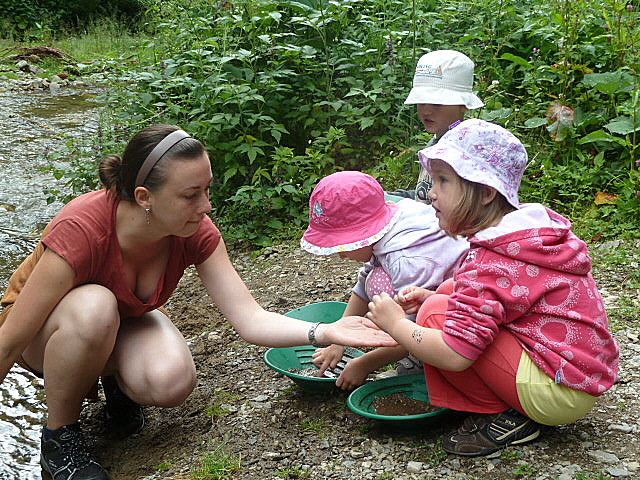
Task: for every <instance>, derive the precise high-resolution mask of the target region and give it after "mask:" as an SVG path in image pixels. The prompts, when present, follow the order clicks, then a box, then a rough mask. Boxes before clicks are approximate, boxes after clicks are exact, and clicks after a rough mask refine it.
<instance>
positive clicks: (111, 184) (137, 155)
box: [98, 123, 205, 201]
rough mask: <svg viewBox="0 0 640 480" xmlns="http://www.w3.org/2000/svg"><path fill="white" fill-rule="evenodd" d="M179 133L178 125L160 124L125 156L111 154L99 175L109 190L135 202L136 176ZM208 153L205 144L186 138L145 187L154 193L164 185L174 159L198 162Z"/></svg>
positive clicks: (142, 133)
mask: <svg viewBox="0 0 640 480" xmlns="http://www.w3.org/2000/svg"><path fill="white" fill-rule="evenodd" d="M176 130H179V127H177V126H175V125H166V124H162V123H158V124H155V125H150V126H148V127H146V128H144V129H143V130H141V131H140V132H138V133H137V134H136V135H135V136H134V137H133V138H132V139H131V140H129V143H128V144H127V146H126V147H125V150H124V153H123V154H122V157H120V155H114V154H110V155H107V156H106V157H104V158H103V159H102V160H101V161H100V165H99V166H98V174H99V175H100V181H101V182H102V184H103V185H104V186H105V188H106V189H107V190H109V192H110V193H111V194H113V195H115V196H116V197H117V198H119V199H121V200H130V201H133V200H134V191H135V189H136V176H137V175H138V170H140V167H141V166H142V164H143V162H144V160H145V158H147V156H148V155H149V153H150V152H151V150H153V148H154V147H155V146H156V145H157V144H158V143H160V141H161V140H162V139H163V138H165V137H166V136H167V135H169V134H170V133H172V132H175V131H176ZM204 154H205V149H204V146H203V145H202V143H200V142H199V141H198V140H196V139H195V138H191V137H189V138H185V139H184V140H182V141H180V142H179V143H177V144H176V145H174V146H173V147H171V148H170V149H169V150H168V151H167V152H166V153H165V154H164V155H163V156H162V158H161V159H160V161H158V163H157V164H156V165H155V167H154V168H153V169H152V170H151V172H150V173H149V175H148V176H147V178H146V180H145V181H144V186H145V187H146V188H148V189H149V190H151V191H153V190H156V189H157V188H159V187H160V186H162V184H163V183H164V182H165V180H166V178H167V174H168V168H167V165H168V164H169V161H170V160H174V159H178V158H180V159H185V160H189V159H194V158H198V157H200V156H202V155H204Z"/></svg>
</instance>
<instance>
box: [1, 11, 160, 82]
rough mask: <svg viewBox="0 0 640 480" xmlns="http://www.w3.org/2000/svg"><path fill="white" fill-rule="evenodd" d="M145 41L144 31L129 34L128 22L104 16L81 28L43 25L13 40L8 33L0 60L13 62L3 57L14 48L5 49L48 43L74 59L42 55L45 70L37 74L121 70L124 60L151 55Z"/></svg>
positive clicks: (133, 59) (41, 65)
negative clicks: (55, 29)
mask: <svg viewBox="0 0 640 480" xmlns="http://www.w3.org/2000/svg"><path fill="white" fill-rule="evenodd" d="M148 42H149V40H148V39H147V38H146V37H145V36H144V34H142V33H140V32H138V33H136V34H135V35H134V34H132V33H131V32H130V28H129V26H128V25H127V24H125V23H123V22H121V21H119V20H118V19H116V18H109V17H105V18H101V19H100V20H98V21H95V22H93V23H92V24H90V25H88V26H87V27H86V28H85V29H84V30H83V31H81V32H74V33H70V32H53V31H51V30H45V29H43V30H42V31H40V32H39V34H35V35H32V36H31V38H30V39H29V40H28V41H24V42H15V41H13V40H12V39H11V38H10V37H9V38H3V39H0V63H3V64H4V65H5V66H13V63H15V62H13V61H7V60H6V57H7V56H11V55H13V54H14V53H15V52H14V51H7V52H2V51H3V50H4V49H8V48H11V47H25V48H29V47H36V46H47V47H51V48H55V49H58V50H61V51H62V52H64V53H65V54H67V55H69V56H70V57H71V58H72V59H73V60H71V61H65V60H61V59H59V58H56V57H45V58H43V59H42V61H41V62H39V63H38V66H40V67H41V68H43V69H44V70H45V73H43V74H42V75H40V76H44V77H48V76H50V75H53V74H56V73H60V72H61V71H65V70H70V71H71V72H73V73H75V74H78V73H81V74H86V73H93V72H95V71H120V70H123V69H124V68H125V67H128V65H127V64H130V63H136V62H140V61H144V60H145V59H146V58H147V57H151V56H152V55H153V49H150V48H145V46H146V45H147V44H148ZM131 52H135V53H134V54H131ZM2 55H4V57H3V56H2ZM8 73H10V72H3V76H4V77H5V78H10V77H9V75H8ZM16 77H17V76H16Z"/></svg>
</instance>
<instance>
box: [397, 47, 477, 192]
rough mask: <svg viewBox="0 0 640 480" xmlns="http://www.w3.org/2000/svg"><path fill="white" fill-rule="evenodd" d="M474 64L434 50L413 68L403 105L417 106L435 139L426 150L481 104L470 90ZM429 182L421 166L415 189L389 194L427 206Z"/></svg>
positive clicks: (451, 52) (457, 55)
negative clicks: (407, 94) (414, 69)
mask: <svg viewBox="0 0 640 480" xmlns="http://www.w3.org/2000/svg"><path fill="white" fill-rule="evenodd" d="M473 69H474V64H473V61H471V59H470V58H469V57H467V56H466V55H465V54H464V53H460V52H457V51H455V50H436V51H433V52H429V53H427V54H426V55H423V56H422V57H421V58H420V60H419V61H418V64H417V65H416V71H415V75H414V77H413V88H412V89H411V91H410V92H409V96H408V97H407V99H406V100H405V102H404V103H405V104H416V105H417V109H418V117H419V118H420V121H421V122H422V124H423V125H424V128H425V129H426V130H427V132H429V133H433V134H434V136H433V138H432V139H431V141H430V142H429V143H428V144H427V147H430V146H432V145H435V144H436V143H437V142H438V140H439V139H440V137H442V135H444V134H445V133H446V132H447V130H449V129H450V128H452V127H453V126H455V125H457V124H458V123H460V122H461V121H462V120H464V115H465V113H466V111H467V110H473V109H476V108H480V107H482V106H483V105H484V103H482V100H480V99H479V98H478V97H477V96H476V95H475V94H474V93H473V91H472V88H473ZM430 188H431V180H430V178H429V174H428V173H427V171H426V170H425V169H424V167H422V165H421V166H420V173H419V174H418V183H417V185H416V189H415V190H397V191H395V192H391V194H392V195H397V196H400V197H406V198H413V199H414V200H418V201H419V202H423V203H429V197H428V196H427V193H428V192H429V189H430Z"/></svg>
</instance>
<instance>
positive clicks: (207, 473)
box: [191, 443, 242, 480]
mask: <svg viewBox="0 0 640 480" xmlns="http://www.w3.org/2000/svg"><path fill="white" fill-rule="evenodd" d="M223 446H224V443H222V444H220V445H219V446H218V447H216V449H215V450H214V451H213V452H211V453H208V454H205V455H204V456H203V457H202V459H201V461H200V465H199V466H198V467H197V468H195V469H194V470H192V471H191V479H192V480H225V479H229V478H233V475H234V473H236V472H239V471H240V470H242V463H241V461H240V456H239V455H236V454H233V453H228V452H226V451H224V450H223V449H222V447H223Z"/></svg>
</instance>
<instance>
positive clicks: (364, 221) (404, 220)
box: [300, 171, 468, 390]
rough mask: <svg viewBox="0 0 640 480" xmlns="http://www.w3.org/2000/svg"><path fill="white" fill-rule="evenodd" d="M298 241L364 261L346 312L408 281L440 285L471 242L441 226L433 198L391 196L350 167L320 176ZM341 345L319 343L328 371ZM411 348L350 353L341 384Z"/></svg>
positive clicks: (347, 385) (317, 360)
mask: <svg viewBox="0 0 640 480" xmlns="http://www.w3.org/2000/svg"><path fill="white" fill-rule="evenodd" d="M300 245H301V246H302V248H303V249H304V250H306V251H308V252H311V253H314V254H316V255H334V254H337V255H340V257H342V258H348V259H351V260H355V261H358V262H363V263H364V266H363V267H362V268H361V269H360V272H359V274H358V282H357V284H356V285H355V287H354V288H353V292H352V294H351V297H350V299H349V303H348V304H347V307H346V310H345V312H344V316H350V315H359V316H364V315H365V314H366V313H367V311H368V307H367V305H368V303H369V301H370V300H371V298H373V296H374V295H378V294H380V293H382V292H386V293H387V294H388V295H390V296H391V297H394V296H395V295H396V292H398V291H399V290H400V289H401V288H403V287H406V286H409V285H420V286H422V287H425V288H435V287H436V286H437V285H439V284H440V283H442V282H443V281H444V280H446V279H447V278H451V276H452V274H453V271H454V270H455V268H456V267H457V265H458V264H459V262H460V260H461V258H462V256H463V255H464V253H465V252H466V251H467V248H468V243H467V242H466V240H456V239H454V238H452V237H450V236H448V235H447V234H446V233H445V232H444V231H442V230H441V229H440V227H439V226H438V220H437V218H436V216H435V210H434V209H433V208H432V207H431V206H429V205H424V204H421V203H418V202H414V201H413V200H408V199H407V200H402V201H400V202H398V203H387V202H386V201H385V194H384V190H383V189H382V187H381V186H380V184H379V183H378V182H377V181H376V179H375V178H373V177H371V176H370V175H367V174H365V173H361V172H353V171H347V172H338V173H334V174H332V175H329V176H327V177H325V178H323V179H322V180H320V182H319V183H318V185H317V186H316V187H315V189H314V190H313V193H312V194H311V198H310V200H309V227H308V228H307V230H306V232H305V234H304V236H303V237H302V239H301V241H300ZM343 353H344V348H343V347H342V346H340V345H331V346H329V347H327V348H321V349H318V350H317V351H316V352H315V354H314V356H313V362H314V364H315V365H316V366H318V367H319V368H320V371H321V372H324V371H325V370H326V369H327V368H333V367H335V366H336V365H337V364H338V362H339V361H340V360H341V359H342V356H343ZM406 355H407V351H406V350H405V349H404V348H402V347H384V348H378V349H376V350H374V351H371V352H369V353H367V354H365V355H364V356H362V357H360V358H354V359H352V360H350V361H349V363H347V365H346V367H345V368H344V370H343V371H342V373H341V375H340V377H339V378H338V380H337V382H336V384H337V386H338V387H341V388H343V389H345V390H351V389H353V388H355V387H357V386H359V385H362V384H363V383H364V382H365V380H366V378H367V376H368V375H369V374H370V373H371V372H373V371H375V370H377V369H378V368H380V367H383V366H385V365H387V364H389V363H392V362H395V361H397V360H399V359H402V358H403V357H405V356H406ZM418 363H419V364H420V367H422V364H421V362H418Z"/></svg>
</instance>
